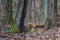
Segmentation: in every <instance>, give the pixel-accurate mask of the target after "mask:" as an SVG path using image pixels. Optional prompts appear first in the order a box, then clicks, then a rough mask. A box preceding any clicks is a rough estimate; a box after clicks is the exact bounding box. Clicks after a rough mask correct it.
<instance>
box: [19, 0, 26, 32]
mask: <svg viewBox="0 0 60 40" xmlns="http://www.w3.org/2000/svg"><path fill="white" fill-rule="evenodd" d="M26 9H27V0H24V6H23V10H22V14H21V19H20V25H19V31H20V32H21V33H23V32H26V30H25V26H24V20H25V17H26Z"/></svg>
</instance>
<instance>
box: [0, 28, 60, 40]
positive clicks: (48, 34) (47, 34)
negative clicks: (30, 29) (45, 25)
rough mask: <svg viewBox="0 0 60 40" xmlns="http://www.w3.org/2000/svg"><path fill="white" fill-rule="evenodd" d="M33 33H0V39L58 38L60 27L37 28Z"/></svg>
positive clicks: (39, 39) (34, 39)
mask: <svg viewBox="0 0 60 40" xmlns="http://www.w3.org/2000/svg"><path fill="white" fill-rule="evenodd" d="M34 31H35V33H26V34H24V35H22V34H21V33H17V34H10V35H7V34H0V40H60V27H54V28H52V29H50V30H48V31H45V30H44V29H42V28H41V29H39V28H37V29H36V30H34Z"/></svg>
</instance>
